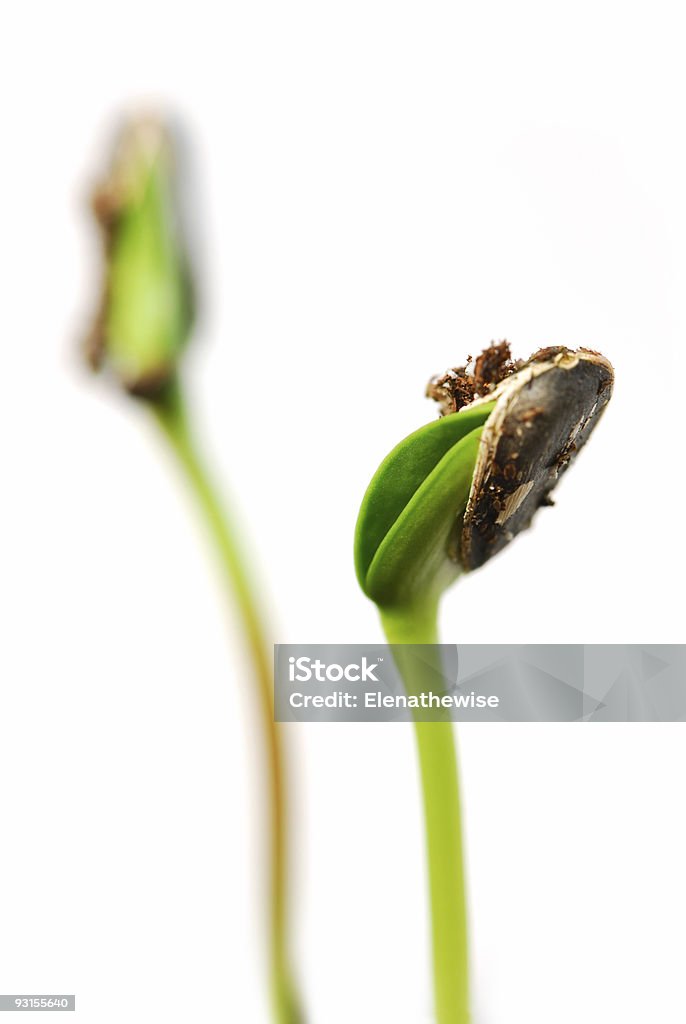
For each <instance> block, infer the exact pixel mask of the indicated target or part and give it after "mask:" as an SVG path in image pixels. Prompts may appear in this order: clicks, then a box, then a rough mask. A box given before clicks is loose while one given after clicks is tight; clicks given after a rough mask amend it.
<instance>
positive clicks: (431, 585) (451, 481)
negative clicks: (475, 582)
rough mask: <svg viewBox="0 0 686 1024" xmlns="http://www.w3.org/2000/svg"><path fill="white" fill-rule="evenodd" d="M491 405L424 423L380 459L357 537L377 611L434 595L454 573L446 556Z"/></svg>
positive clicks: (359, 568)
mask: <svg viewBox="0 0 686 1024" xmlns="http://www.w3.org/2000/svg"><path fill="white" fill-rule="evenodd" d="M492 409H493V403H490V402H489V403H484V404H480V405H478V406H476V407H475V408H471V409H465V410H464V411H463V412H460V413H458V414H455V415H452V416H445V417H444V418H443V419H440V420H436V421H434V422H432V423H427V424H426V425H425V426H423V427H420V429H419V430H416V431H415V432H414V433H413V434H410V436H409V437H407V438H405V440H404V441H401V442H400V444H399V445H397V446H396V447H395V448H394V449H393V451H392V452H391V453H390V454H389V455H388V456H387V457H386V458H385V459H384V461H383V462H382V463H381V466H380V467H379V469H378V470H377V472H376V474H375V475H374V478H373V479H372V481H371V483H370V485H369V487H368V488H367V493H366V494H365V496H364V500H363V502H362V506H361V508H360V514H359V517H358V520H357V527H356V532H355V568H356V572H357V578H358V580H359V583H360V586H361V587H362V589H363V590H364V592H365V593H366V594H367V596H368V597H370V598H371V599H372V600H373V601H375V602H376V603H377V604H379V605H382V606H387V607H390V606H393V605H396V604H408V603H412V601H413V600H414V599H415V598H420V597H424V596H426V595H427V594H428V593H432V592H435V593H439V592H440V591H441V590H442V589H443V588H444V587H445V586H448V584H449V583H450V582H452V580H453V579H454V578H455V577H456V576H457V575H458V574H459V571H460V570H459V565H458V564H457V563H456V561H455V560H454V559H453V558H452V557H451V554H450V552H449V544H450V539H451V537H452V536H453V534H454V532H455V531H456V529H457V528H458V524H459V522H460V520H461V517H462V514H463V513H464V509H465V506H466V504H467V499H468V497H469V492H470V487H471V483H472V477H473V473H474V467H475V464H476V458H477V453H478V448H479V440H480V436H481V429H482V427H483V425H484V423H485V422H486V420H487V419H488V417H489V415H490V413H491V411H492Z"/></svg>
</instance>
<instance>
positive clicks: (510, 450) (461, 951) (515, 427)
mask: <svg viewBox="0 0 686 1024" xmlns="http://www.w3.org/2000/svg"><path fill="white" fill-rule="evenodd" d="M613 380H614V375H613V370H612V366H611V365H610V363H609V362H608V360H607V359H605V357H604V356H601V355H600V354H599V353H597V352H592V351H590V350H586V349H579V350H578V351H571V350H569V349H564V348H549V349H543V350H541V351H539V352H537V353H535V354H534V355H533V356H532V357H531V359H529V360H528V361H527V362H514V361H513V360H512V359H511V357H510V350H509V346H507V344H506V343H504V342H503V343H501V344H500V345H493V346H491V347H490V348H489V349H486V350H485V352H483V353H482V355H481V356H480V357H479V358H478V359H477V360H476V362H475V364H474V367H473V369H471V368H469V367H458V368H456V369H453V370H449V371H448V372H447V373H446V374H444V375H443V376H441V377H435V378H433V379H432V380H431V381H430V382H429V386H428V389H427V394H428V395H429V396H430V397H432V398H434V399H436V400H437V401H438V402H439V405H440V407H441V413H442V416H441V418H440V419H439V420H437V421H434V422H432V423H429V424H427V425H426V426H424V427H421V428H420V429H419V430H417V431H415V432H414V433H413V434H410V436H409V437H407V438H405V440H404V441H401V442H400V444H399V445H398V446H397V447H396V448H394V449H393V451H392V452H391V453H390V454H389V455H388V456H387V458H386V459H384V461H383V462H382V463H381V466H380V467H379V469H378V470H377V472H376V474H375V476H374V478H373V479H372V481H371V483H370V485H369V487H368V489H367V492H366V494H365V496H364V499H363V502H362V506H361V508H360V513H359V517H358V521H357V527H356V534H355V568H356V572H357V578H358V580H359V583H360V586H361V587H362V590H363V591H364V593H365V594H366V595H367V597H369V598H370V599H371V600H372V601H374V602H375V604H376V605H377V606H378V610H379V613H380V616H381V622H382V625H383V628H384V631H385V634H386V637H387V639H388V642H389V643H390V644H392V645H393V652H394V658H395V660H396V662H397V663H398V668H399V670H400V672H401V674H402V676H403V679H404V681H405V685H406V688H407V691H408V693H412V692H417V691H420V690H421V689H422V686H423V682H424V680H423V679H422V678H418V676H417V671H418V669H417V659H410V658H407V657H404V655H403V646H402V645H404V644H435V643H437V640H438V627H437V614H438V605H439V601H440V598H441V595H442V594H443V592H444V591H445V590H446V588H447V587H449V586H450V585H451V584H452V583H454V582H455V580H457V579H458V577H460V576H461V575H462V574H464V573H467V572H470V571H472V570H474V569H477V568H479V567H480V566H482V565H484V563H485V562H487V561H488V560H489V559H490V558H492V557H493V556H494V555H496V554H497V553H498V552H500V551H501V550H502V549H503V548H504V547H505V546H506V545H507V544H509V543H510V541H511V540H513V538H514V537H515V536H516V535H517V534H518V533H520V532H521V531H522V530H524V529H526V528H527V527H528V526H529V525H530V524H531V521H532V519H533V516H534V513H535V512H536V510H537V509H538V508H539V507H541V506H542V505H550V504H552V500H551V498H550V493H551V491H552V490H553V488H554V487H555V485H556V483H557V481H558V480H559V478H560V476H561V475H562V474H563V473H564V472H565V471H566V469H567V468H568V466H569V465H570V463H571V462H572V461H573V459H574V458H575V456H576V454H577V453H578V452H579V450H580V449H581V448H582V447H583V445H584V444H585V442H586V440H587V439H588V437H589V435H590V433H591V431H592V430H593V429H594V427H595V426H596V424H597V422H598V419H599V417H600V415H601V413H602V411H603V410H604V408H605V406H606V405H607V402H608V401H609V399H610V397H611V394H612V386H613ZM438 667H440V666H438ZM419 671H421V670H419ZM415 731H416V740H417V750H418V759H419V767H420V774H421V779H422V790H423V797H424V811H425V824H426V833H427V856H428V869H429V890H430V903H431V918H432V940H433V957H434V999H435V1010H436V1019H437V1021H438V1022H439V1024H468V1021H469V1020H470V1011H469V1005H470V999H469V963H468V946H467V914H466V901H465V887H464V875H463V859H462V835H461V822H460V803H459V786H458V780H457V759H456V754H455V746H454V737H453V729H452V724H451V722H450V721H448V720H445V721H438V722H433V721H432V722H426V721H416V722H415Z"/></svg>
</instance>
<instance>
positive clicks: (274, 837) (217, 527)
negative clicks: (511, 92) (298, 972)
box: [151, 386, 304, 1024]
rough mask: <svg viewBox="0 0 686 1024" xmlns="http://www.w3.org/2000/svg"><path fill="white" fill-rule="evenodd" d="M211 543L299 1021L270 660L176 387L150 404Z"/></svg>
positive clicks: (284, 971)
mask: <svg viewBox="0 0 686 1024" xmlns="http://www.w3.org/2000/svg"><path fill="white" fill-rule="evenodd" d="M151 408H152V410H153V412H154V414H155V419H156V421H157V423H158V424H159V426H160V427H161V429H162V433H163V435H164V437H165V438H166V440H167V441H168V443H169V447H170V449H171V451H172V452H173V454H174V456H175V458H176V461H177V463H178V465H179V467H180V469H181V471H182V473H183V476H184V478H185V481H186V484H187V486H188V489H189V491H191V492H192V494H193V496H194V497H195V500H196V502H197V505H198V508H199V510H200V513H201V515H202V517H203V519H204V522H205V526H206V528H207V531H208V533H209V535H210V537H211V539H212V541H213V543H214V547H215V550H216V553H217V555H218V558H219V563H220V565H221V568H222V571H223V576H224V580H225V584H226V587H227V590H228V592H229V595H230V597H231V598H232V600H233V602H234V605H235V607H236V609H237V612H238V615H239V617H240V620H241V624H242V626H243V632H244V635H245V639H246V642H247V647H248V653H249V655H250V659H251V661H252V667H253V675H254V681H255V684H256V686H255V691H256V697H257V705H258V712H259V719H260V726H261V732H262V739H263V744H264V749H265V756H266V761H267V787H268V802H269V835H270V839H269V843H270V857H269V890H270V904H269V906H270V947H271V984H272V1002H273V1008H274V1017H275V1020H276V1021H277V1024H302V1021H303V1019H304V1018H303V1014H302V1010H301V1005H300V1000H299V998H298V994H297V989H296V985H295V982H294V980H293V972H292V966H291V960H290V955H289V950H288V905H287V875H288V871H287V836H286V817H287V815H286V784H285V764H284V761H285V758H284V750H283V742H282V741H283V737H282V735H281V732H280V729H279V727H278V725H277V724H276V722H275V721H274V707H273V676H272V658H271V652H270V646H269V643H268V641H267V634H266V629H265V626H264V623H263V621H262V616H261V611H260V608H259V602H258V600H257V597H256V594H255V588H254V584H253V582H252V580H251V577H250V572H249V569H248V566H247V565H246V563H245V561H244V559H243V553H242V551H241V547H240V544H239V542H238V540H237V539H236V533H235V530H234V528H233V526H232V524H231V522H230V519H229V517H228V515H227V511H226V507H225V505H224V504H223V503H222V502H221V500H220V498H219V496H218V493H217V489H216V487H215V485H214V483H213V480H212V478H211V476H210V475H209V473H208V471H207V468H206V466H205V464H204V462H203V460H202V458H201V456H200V454H199V451H198V446H197V443H196V441H195V438H194V436H193V432H192V430H191V428H190V423H189V418H188V414H187V411H186V406H185V403H184V401H183V397H182V395H181V393H180V390H179V388H178V386H175V387H174V388H173V389H170V390H169V391H168V392H167V393H166V394H165V396H164V398H163V399H162V400H161V401H159V402H156V403H154V404H153V405H152V406H151Z"/></svg>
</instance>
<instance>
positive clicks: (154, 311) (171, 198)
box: [86, 118, 193, 398]
mask: <svg viewBox="0 0 686 1024" xmlns="http://www.w3.org/2000/svg"><path fill="white" fill-rule="evenodd" d="M93 210H94V213H95V215H96V218H97V220H98V223H99V225H100V227H101V233H102V240H103V247H104V254H105V267H104V283H103V288H102V294H101V300H100V308H99V311H98V315H97V317H96V321H95V324H94V326H93V328H92V330H91V332H90V335H89V337H88V339H87V346H86V354H87V357H88V360H89V362H90V363H91V365H92V366H93V368H94V369H100V368H102V367H103V366H104V367H106V368H107V369H108V370H109V371H110V372H111V373H112V374H113V376H114V377H115V378H116V379H117V380H118V381H119V382H120V383H121V384H122V386H123V387H124V388H125V389H126V390H127V391H129V392H130V393H131V394H133V395H136V396H138V397H141V398H157V397H158V396H159V395H160V394H163V393H164V392H165V391H166V390H167V387H168V385H169V384H171V383H172V382H173V380H174V378H175V376H176V372H177V370H178V366H179V360H180V356H181V353H182V351H183V348H184V346H185V344H186V342H187V340H188V338H189V335H190V332H191V328H192V325H193V302H192V289H191V284H190V274H189V268H188V258H187V254H186V250H185V246H184V242H183V233H182V230H181V224H180V213H179V205H178V201H177V195H176V182H175V174H174V156H173V146H172V139H171V136H170V133H169V130H168V129H167V128H165V127H164V126H163V125H162V124H161V123H160V122H159V121H156V120H154V119H152V118H140V119H136V120H132V121H130V122H128V123H126V124H125V125H124V126H123V127H122V129H121V131H120V133H119V136H118V138H117V141H116V143H115V146H114V152H113V156H112V161H111V166H110V169H109V172H108V174H107V176H106V177H105V179H104V180H103V181H102V182H101V183H100V184H99V185H98V187H97V188H96V190H95V192H94V196H93Z"/></svg>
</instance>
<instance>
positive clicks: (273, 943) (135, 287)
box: [86, 118, 303, 1024]
mask: <svg viewBox="0 0 686 1024" xmlns="http://www.w3.org/2000/svg"><path fill="white" fill-rule="evenodd" d="M174 164H175V159H174V150H173V144H172V138H171V133H170V132H169V130H168V129H167V128H166V127H165V126H164V125H162V124H161V123H160V122H158V121H155V120H152V119H150V118H147V119H138V120H133V121H131V122H129V123H127V124H126V125H124V126H123V128H122V129H121V131H120V134H119V138H118V140H117V143H116V145H115V148H114V155H113V158H112V164H111V168H110V171H109V173H108V175H107V177H106V178H105V180H104V181H103V182H102V184H101V185H100V186H99V187H98V188H97V190H96V192H95V197H94V202H93V208H94V212H95V214H96V217H97V220H98V223H99V225H100V228H101V233H102V238H103V243H104V255H105V267H104V285H103V289H102V295H101V301H100V310H99V313H98V316H97V319H96V323H95V326H94V327H93V329H92V331H91V334H90V337H89V339H88V344H87V352H86V354H87V357H88V360H89V362H90V364H91V365H92V366H93V367H94V368H95V369H100V368H105V369H106V370H107V371H109V373H110V375H111V376H112V377H114V379H115V380H116V381H117V382H118V383H119V384H120V385H121V386H122V387H123V388H124V389H125V390H126V391H127V392H128V393H129V394H131V395H132V396H134V397H135V398H136V399H140V400H143V401H142V403H141V405H142V408H144V409H145V411H146V413H149V414H150V416H151V419H152V420H153V422H154V423H155V424H156V425H157V426H158V427H159V429H160V431H161V435H162V438H163V440H164V442H165V444H166V445H167V446H168V449H169V451H170V452H171V454H172V455H173V457H174V459H175V460H176V463H177V465H178V468H179V470H180V473H181V477H182V479H183V481H184V482H185V485H186V488H187V490H188V491H189V493H190V494H191V495H192V497H193V498H194V499H195V502H196V505H197V511H198V513H199V515H200V517H201V519H202V520H203V522H204V525H205V527H206V531H207V534H208V538H209V539H210V541H211V543H212V544H213V547H214V553H215V558H216V561H217V565H218V568H219V569H220V572H221V575H222V578H223V581H224V584H225V588H226V591H227V594H228V596H229V598H230V600H231V602H232V605H233V609H234V612H235V614H236V616H237V618H238V621H239V623H240V625H241V627H242V635H243V640H244V644H245V648H246V653H247V654H248V658H249V663H250V666H251V673H252V681H253V687H252V689H253V691H254V699H255V705H256V708H257V710H258V717H259V723H260V733H261V740H262V747H263V750H262V755H263V760H264V772H263V787H264V804H265V807H264V810H265V812H266V819H267V820H266V828H265V842H266V844H267V846H268V849H267V850H266V853H265V857H264V861H265V888H266V890H267V902H268V909H269V950H270V951H269V956H270V975H271V977H270V981H271V992H272V1006H273V1019H274V1021H275V1024H302V1020H303V1010H302V1008H301V999H300V994H299V991H298V986H297V984H296V981H295V977H294V971H293V965H292V961H293V956H292V952H291V939H290V893H289V871H288V860H287V856H288V846H289V833H288V828H289V822H288V814H287V779H286V756H285V750H284V736H283V731H282V730H281V728H280V727H279V726H278V725H277V723H276V722H275V721H274V714H273V672H272V665H273V662H272V650H271V642H270V638H269V630H268V627H267V624H266V623H265V621H264V617H263V612H262V594H261V588H260V586H259V585H258V583H257V582H256V580H255V579H254V578H253V575H254V574H253V565H252V560H251V559H250V558H249V557H248V556H247V555H246V553H245V551H244V548H243V544H242V542H241V539H240V537H239V536H238V535H237V531H236V528H235V526H234V524H233V517H232V516H231V515H230V513H229V512H228V510H227V506H226V501H225V500H224V498H223V496H222V495H220V492H219V489H218V488H217V486H216V484H215V481H214V479H213V476H212V474H211V473H210V471H209V469H208V467H207V465H206V462H205V459H204V457H203V451H202V445H201V444H200V443H199V441H198V438H197V437H196V432H195V429H194V424H193V410H192V403H189V402H188V401H187V399H186V394H185V391H186V389H185V381H184V379H183V378H184V374H183V367H182V360H181V356H182V353H183V350H184V347H185V345H186V343H187V341H188V339H189V336H190V332H191V328H192V325H193V303H192V298H191V286H190V275H189V269H188V258H187V255H186V249H185V247H184V244H183V236H182V231H181V226H180V212H179V206H178V203H177V197H176V187H175V175H174Z"/></svg>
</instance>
